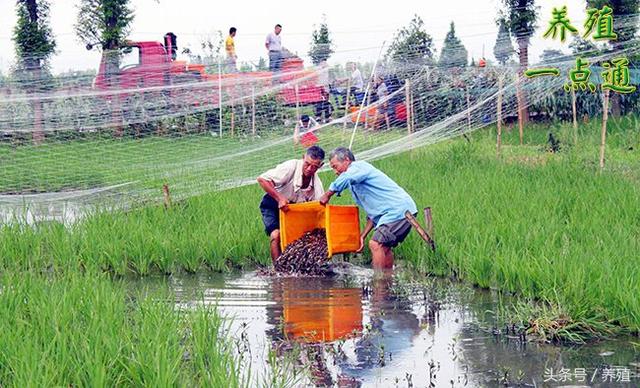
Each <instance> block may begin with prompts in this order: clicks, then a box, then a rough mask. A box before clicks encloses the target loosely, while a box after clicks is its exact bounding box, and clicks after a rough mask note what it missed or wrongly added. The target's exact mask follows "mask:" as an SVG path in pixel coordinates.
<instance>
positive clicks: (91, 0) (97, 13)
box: [74, 0, 134, 86]
mask: <svg viewBox="0 0 640 388" xmlns="http://www.w3.org/2000/svg"><path fill="white" fill-rule="evenodd" d="M133 18H134V14H133V11H132V9H131V7H130V6H129V0H81V1H80V5H79V6H78V19H77V21H76V24H75V26H74V29H75V32H76V35H77V36H78V38H79V39H80V40H81V41H82V42H83V43H85V44H86V45H87V49H89V50H91V49H92V48H94V47H98V48H99V49H101V50H102V55H103V61H104V62H105V65H106V67H105V75H106V77H107V79H106V81H107V84H108V85H110V86H114V85H115V84H116V81H117V80H116V78H117V74H118V67H119V64H120V53H119V51H118V50H119V48H120V47H122V46H123V45H124V42H125V39H126V38H127V36H128V35H129V32H130V30H131V22H132V21H133Z"/></svg>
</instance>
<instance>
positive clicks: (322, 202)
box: [319, 191, 333, 206]
mask: <svg viewBox="0 0 640 388" xmlns="http://www.w3.org/2000/svg"><path fill="white" fill-rule="evenodd" d="M332 195H333V192H332V191H327V192H326V193H324V194H323V195H322V197H320V199H319V201H320V205H322V206H326V205H327V204H328V203H329V200H330V199H331V196H332Z"/></svg>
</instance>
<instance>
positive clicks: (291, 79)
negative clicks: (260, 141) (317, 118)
mask: <svg viewBox="0 0 640 388" xmlns="http://www.w3.org/2000/svg"><path fill="white" fill-rule="evenodd" d="M120 50H121V54H122V60H121V64H120V69H119V74H118V82H119V85H118V87H117V88H114V89H120V90H124V91H123V92H121V93H122V94H124V95H125V97H126V95H127V94H133V93H139V92H141V91H143V92H148V91H149V92H154V91H168V92H169V94H170V95H171V96H172V97H174V98H175V97H180V98H185V99H187V100H188V101H190V102H191V103H193V104H196V105H205V104H214V105H217V104H218V99H219V97H218V96H219V94H220V91H219V88H220V85H222V92H224V93H225V96H223V102H224V99H225V98H242V97H247V96H251V93H252V87H253V90H254V91H255V92H256V93H259V92H261V91H264V90H266V88H271V87H272V79H273V74H272V73H271V72H250V73H230V74H222V75H218V74H207V73H206V72H205V66H204V65H202V64H189V63H187V62H186V61H179V60H176V53H177V44H176V36H175V35H174V34H173V33H170V32H169V33H167V34H165V36H164V44H162V43H160V42H132V41H130V42H127V44H126V46H125V47H123V48H121V49H120ZM278 79H279V83H277V84H273V87H274V89H275V90H277V96H278V99H279V100H280V101H281V102H282V103H283V104H285V105H290V106H294V105H296V104H299V105H309V104H315V103H318V102H321V101H323V100H324V99H325V97H324V94H323V87H322V86H320V85H318V77H317V73H316V72H315V71H313V70H304V66H303V62H302V59H300V58H297V57H293V58H286V59H284V60H283V63H282V70H281V74H280V75H279V77H278ZM185 84H188V86H187V85H185ZM181 85H182V86H181ZM294 85H295V86H294ZM95 88H97V89H101V90H107V89H109V87H108V83H107V78H106V62H105V57H104V56H103V59H102V61H101V63H100V69H99V71H98V74H97V75H96V78H95ZM129 91H130V92H129ZM182 102H186V101H182Z"/></svg>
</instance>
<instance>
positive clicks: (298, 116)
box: [293, 84, 300, 122]
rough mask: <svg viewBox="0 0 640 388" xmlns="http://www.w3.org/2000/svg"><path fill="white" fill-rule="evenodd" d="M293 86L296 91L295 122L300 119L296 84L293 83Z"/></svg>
mask: <svg viewBox="0 0 640 388" xmlns="http://www.w3.org/2000/svg"><path fill="white" fill-rule="evenodd" d="M293 88H294V90H295V92H296V122H298V121H300V100H299V97H298V84H295V85H294V87H293Z"/></svg>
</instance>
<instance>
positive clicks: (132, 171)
mask: <svg viewBox="0 0 640 388" xmlns="http://www.w3.org/2000/svg"><path fill="white" fill-rule="evenodd" d="M283 133H287V134H288V135H291V134H292V129H290V128H282V129H279V130H275V131H273V132H266V133H264V134H262V135H261V136H258V137H254V136H235V137H231V136H228V134H225V136H223V137H222V138H219V137H217V136H216V137H212V136H211V135H210V134H209V133H208V132H205V133H198V134H189V135H183V136H173V137H172V136H163V137H160V136H154V137H147V138H141V139H134V138H129V137H123V138H120V139H114V138H113V137H111V136H109V135H107V134H89V135H87V137H86V138H84V139H76V140H69V141H64V140H63V141H55V140H52V141H50V142H47V143H45V144H43V145H40V146H33V145H24V146H20V147H13V146H11V145H9V144H7V143H0V174H1V175H2V177H3V178H2V179H1V180H0V194H2V193H5V194H12V193H42V192H58V191H69V190H81V189H91V188H96V187H108V186H113V185H122V184H125V186H124V188H122V189H121V192H124V193H125V194H126V195H132V194H134V195H139V196H144V197H151V198H159V197H160V195H161V191H160V188H161V187H162V184H163V183H168V184H169V187H170V188H171V190H172V194H173V195H174V196H176V197H187V196H191V195H193V194H194V193H198V192H209V191H211V190H214V189H220V188H222V187H224V186H225V185H226V184H228V183H229V182H233V181H235V180H238V179H242V178H248V177H253V176H256V175H258V174H259V173H260V172H262V171H264V170H266V169H268V168H271V167H272V166H273V165H274V164H276V163H278V162H279V161H281V160H285V159H287V158H292V157H299V156H300V154H302V152H303V149H302V148H301V147H300V146H294V145H293V141H292V140H291V139H288V138H287V137H285V136H283ZM403 134H404V130H394V131H389V132H385V133H380V134H377V135H376V136H366V135H363V134H362V133H359V134H358V136H357V137H356V141H355V144H356V146H357V147H359V148H362V149H367V148H371V147H372V146H375V145H379V144H384V143H385V142H387V141H389V140H391V139H397V138H399V137H400V136H402V135H403ZM350 136H351V132H350V131H343V130H342V126H330V127H326V128H323V129H321V130H319V131H318V137H319V138H320V139H321V141H320V144H321V145H322V146H323V147H326V148H327V149H331V148H335V147H337V146H338V145H341V144H344V143H345V142H346V143H348V142H349V137H350ZM275 142H279V143H278V144H280V145H278V146H273V144H274V143H275ZM238 154H241V155H242V156H240V157H238V156H237V155H238ZM203 187H204V188H203Z"/></svg>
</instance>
